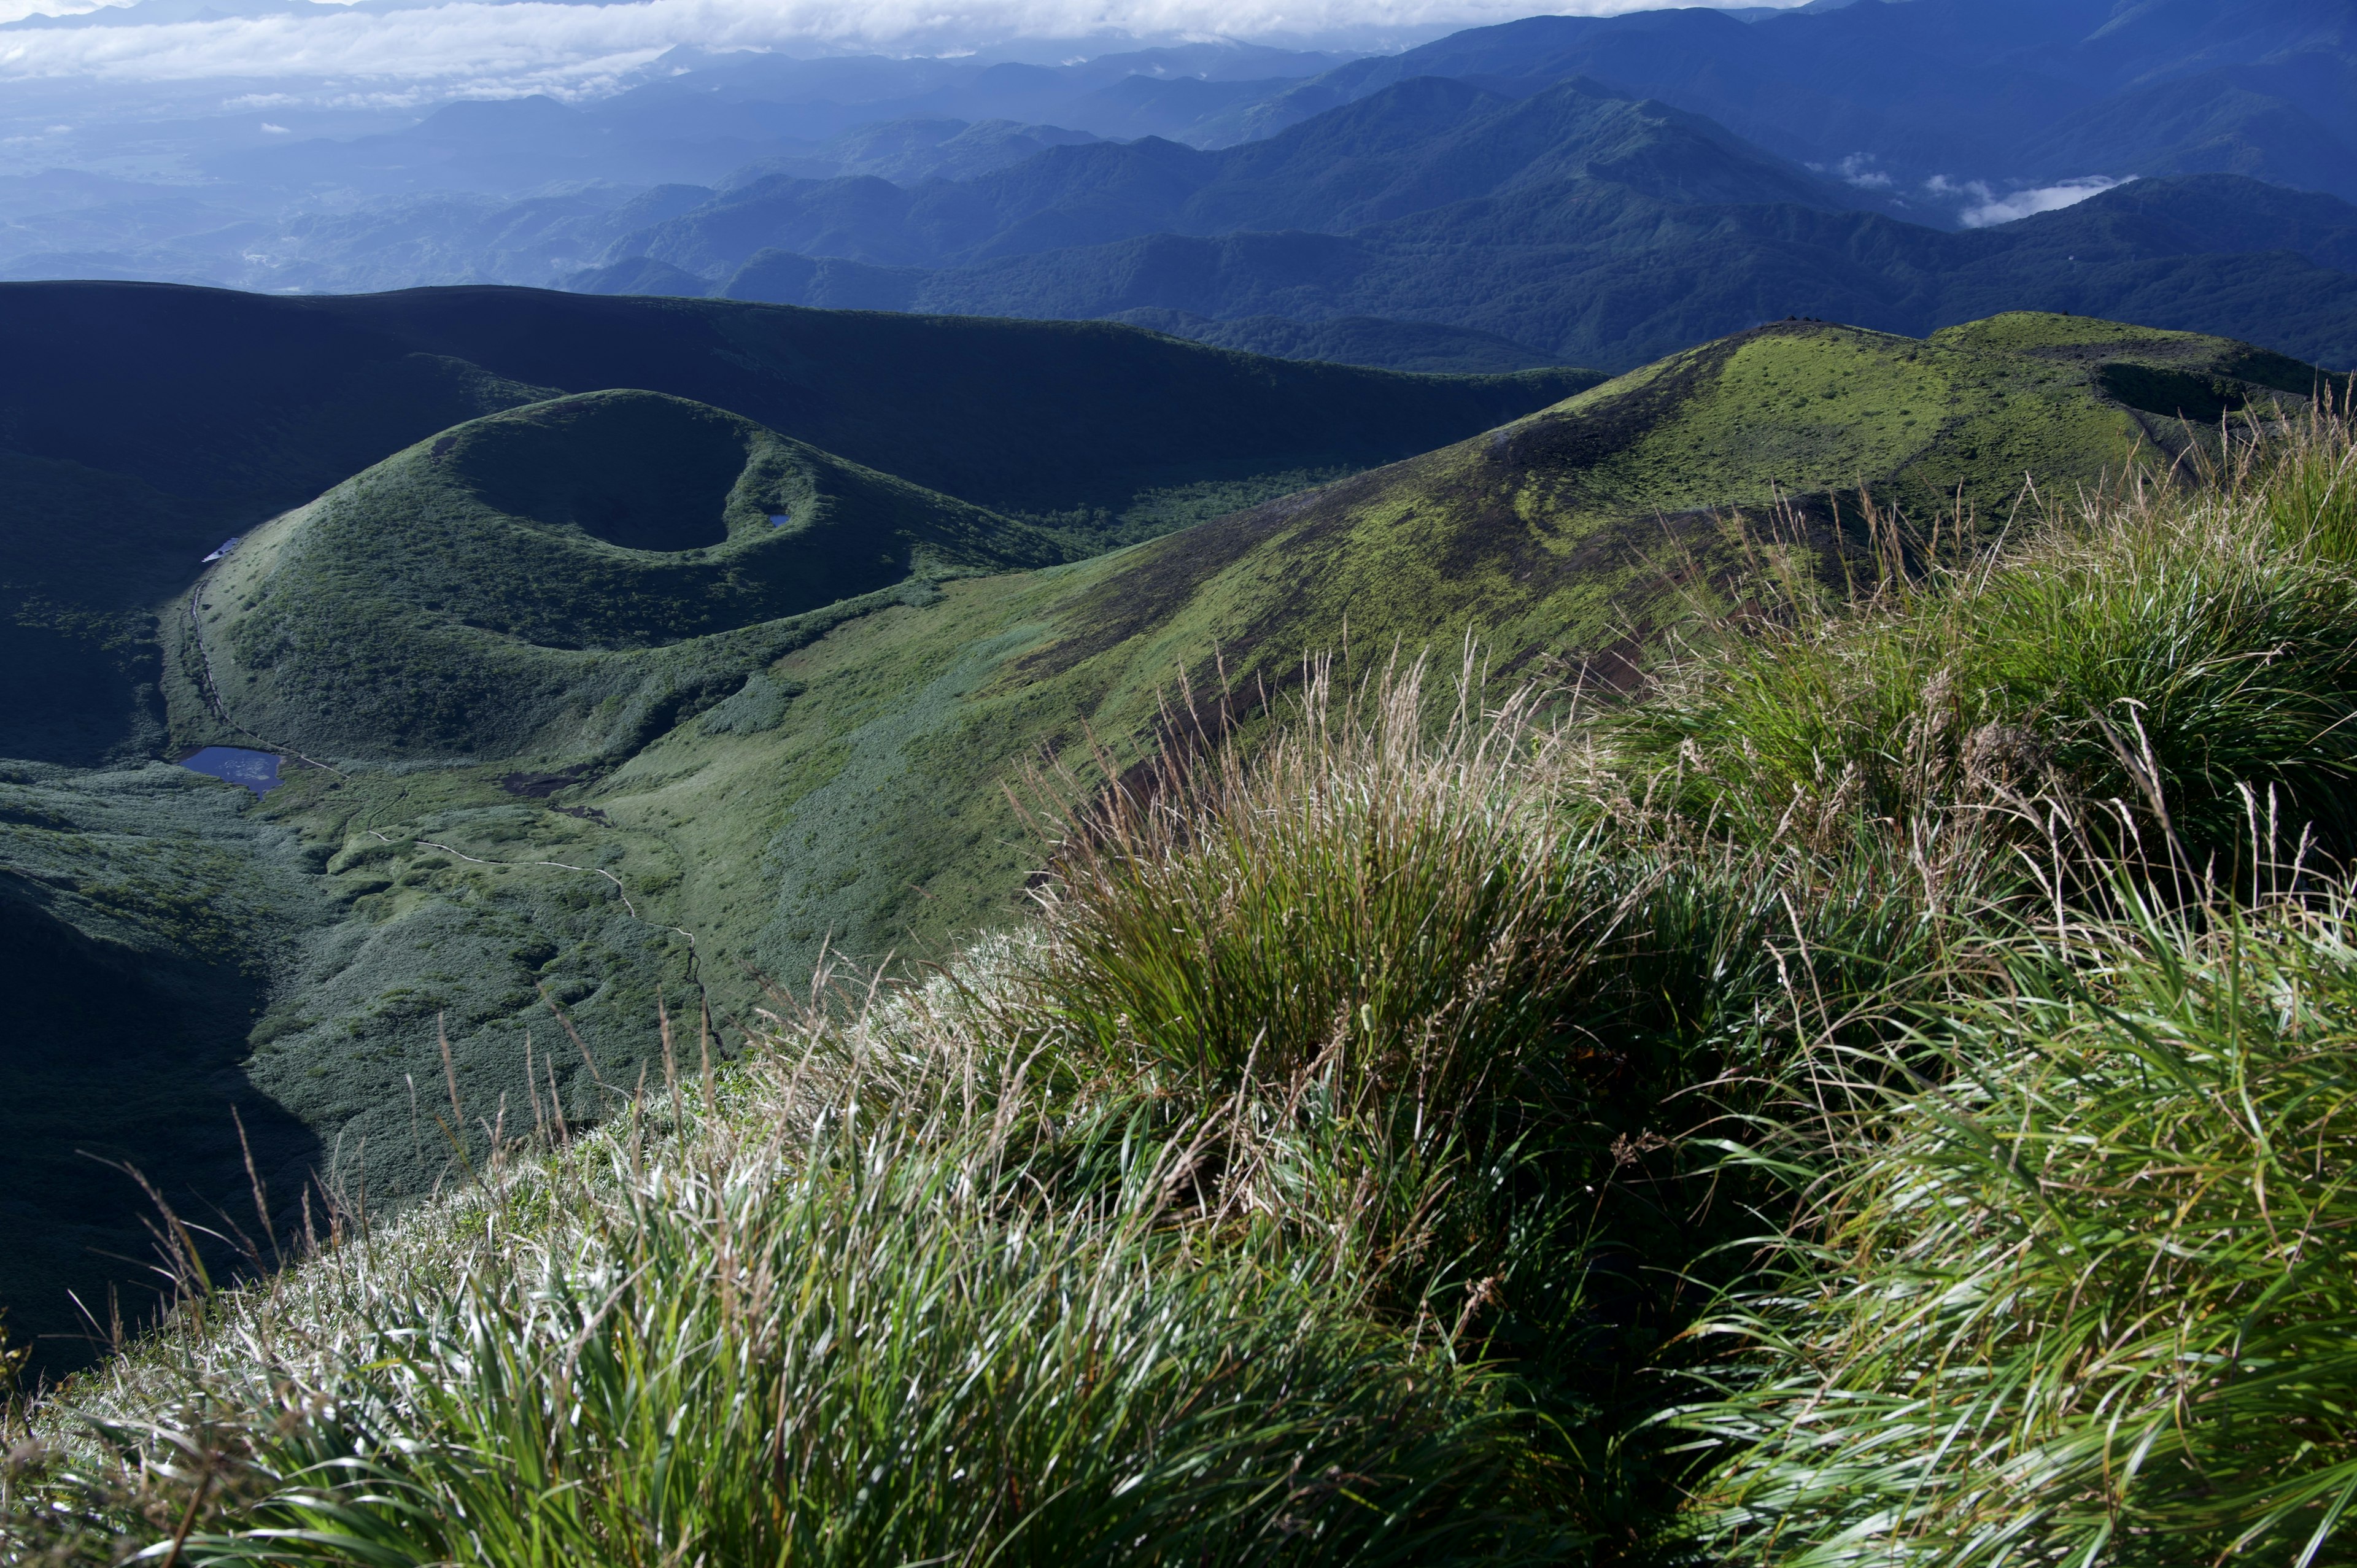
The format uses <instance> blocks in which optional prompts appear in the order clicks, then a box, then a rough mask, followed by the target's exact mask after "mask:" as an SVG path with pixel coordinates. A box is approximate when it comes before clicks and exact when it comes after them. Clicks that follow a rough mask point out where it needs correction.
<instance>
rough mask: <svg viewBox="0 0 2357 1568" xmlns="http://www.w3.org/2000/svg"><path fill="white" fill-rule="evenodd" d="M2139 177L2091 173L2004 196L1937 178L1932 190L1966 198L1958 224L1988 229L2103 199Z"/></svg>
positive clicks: (1972, 182)
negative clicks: (2093, 199)
mask: <svg viewBox="0 0 2357 1568" xmlns="http://www.w3.org/2000/svg"><path fill="white" fill-rule="evenodd" d="M2134 178H2135V176H2134V175H2130V176H2128V177H2127V178H2126V179H2115V178H2114V177H2111V176H2110V175H2102V174H2091V175H2085V176H2083V177H2080V178H2078V179H2066V180H2063V181H2061V183H2060V184H2057V185H2041V186H2039V187H2038V188H2035V189H2033V190H2016V191H2009V192H2007V194H2005V195H2003V196H1999V195H1998V194H1997V193H1996V191H1994V190H1992V189H1990V188H1988V187H1987V186H1986V185H1984V184H1982V183H1981V182H1980V181H1979V180H1969V181H1966V182H1964V183H1963V184H1955V183H1953V182H1951V181H1947V180H1942V179H1934V180H1933V181H1932V185H1931V189H1932V193H1933V194H1934V195H1941V196H1954V197H1962V198H1963V199H1964V201H1965V203H1966V205H1965V207H1964V210H1963V211H1961V212H1959V213H1958V214H1957V215H1956V220H1957V221H1958V222H1960V223H1962V224H1963V225H1964V227H1965V228H1967V229H1986V228H1988V227H1989V226H1991V225H1992V224H1996V223H2010V222H2012V221H2013V220H2015V219H2017V218H2029V217H2034V216H2036V215H2037V214H2038V213H2040V212H2058V211H2060V210H2061V209H2063V208H2065V207H2074V206H2076V205H2078V204H2079V203H2080V202H2082V201H2084V200H2086V199H2087V198H2089V197H2091V196H2101V195H2102V194H2103V193H2104V191H2107V190H2110V189H2112V188H2114V187H2115V186H2122V185H2126V184H2127V183H2128V180H2129V179H2134Z"/></svg>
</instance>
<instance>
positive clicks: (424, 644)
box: [166, 392, 1067, 761]
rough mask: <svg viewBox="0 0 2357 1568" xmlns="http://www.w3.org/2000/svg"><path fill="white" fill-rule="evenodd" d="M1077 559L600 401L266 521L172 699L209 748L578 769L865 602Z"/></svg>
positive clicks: (494, 423)
mask: <svg viewBox="0 0 2357 1568" xmlns="http://www.w3.org/2000/svg"><path fill="white" fill-rule="evenodd" d="M1066 548H1067V547H1066V546H1065V545H1064V544H1063V543H1062V542H1060V541H1059V540H1057V539H1055V538H1054V537H1051V536H1050V535H1049V534H1047V533H1045V532H1042V531H1041V530H1039V528H1037V527H1034V526H1031V525H1028V524H1025V523H1020V522H1017V521H1013V520H1012V519H1008V518H1005V517H1000V516H997V515H996V514H995V513H991V512H987V511H985V510H982V509H980V508H978V507H973V506H968V505H966V504H964V503H963V502H961V501H955V500H952V499H949V498H948V497H946V496H942V495H938V494H935V493H933V492H931V491H928V490H922V489H918V488H917V487H915V486H913V485H909V484H905V483H903V482H901V481H899V480H898V479H894V478H889V477H888V476H886V475H883V474H878V473H877V472H875V471H874V470H872V469H867V468H863V467H858V466H857V465H856V464H851V463H845V462H844V461H842V460H841V459H840V458H836V457H833V456H829V455H827V454H826V453H823V452H821V451H819V450H818V449H817V448H815V447H812V446H804V445H803V444H802V443H801V442H797V441H790V440H788V439H786V438H785V437H783V436H780V435H776V434H775V433H773V432H770V431H768V430H764V429H762V428H761V427H760V426H759V425H757V424H752V423H750V422H749V421H747V420H743V419H739V418H737V417H736V416H735V415H733V414H728V413H722V412H720V411H719V410H717V409H714V408H709V407H706V406H705V405H703V404H701V403H689V402H686V401H685V400H683V399H679V398H672V397H665V396H662V394H660V393H655V392H591V393H587V394H584V395H582V396H578V397H571V398H560V399H556V400H554V401H552V402H548V403H531V404H527V405H525V406H524V407H522V408H520V409H514V410H511V411H509V412H507V413H499V414H493V415H491V416H490V417H488V418H485V419H480V420H476V421H474V422H472V423H470V424H462V425H458V426H457V427H456V428H454V429H452V430H449V431H446V432H444V433H443V434H441V435H436V436H435V437H433V438H432V439H431V440H429V441H425V442H421V443H419V444H418V445H417V446H413V447H411V448H410V449H409V450H407V451H405V452H403V453H400V454H398V455H397V456H393V457H390V458H387V459H386V460H385V461H384V462H382V463H379V464H377V465H375V466H374V467H371V468H369V469H367V470H366V471H365V472H363V473H361V474H360V475H358V476H356V477H354V478H351V479H350V480H347V481H346V482H345V483H343V484H341V485H339V486H337V487H336V488H335V489H332V490H329V491H328V493H327V494H326V495H324V496H322V497H320V498H319V499H317V500H315V501H313V502H311V503H310V504H308V505H307V506H304V507H300V508H297V509H296V510H294V511H292V512H289V513H287V514H285V516H283V517H280V518H276V519H274V520H273V521H271V522H269V523H267V524H265V525H264V526H263V527H261V528H259V529H256V530H255V531H254V532H253V533H252V534H250V535H249V536H247V538H246V540H245V542H244V543H243V544H242V545H241V546H240V548H239V549H238V550H237V551H236V553H234V554H232V555H231V557H230V558H229V559H228V560H227V561H225V562H223V563H222V564H221V565H220V566H219V567H218V568H217V569H215V570H214V571H213V572H211V573H210V574H209V575H207V576H206V577H205V578H204V579H203V580H202V581H201V582H200V583H199V585H198V587H197V588H196V589H195V590H194V593H193V595H192V596H191V598H190V600H189V604H188V613H187V614H186V615H182V616H174V617H172V618H169V620H168V621H167V630H166V644H167V648H168V649H169V650H171V651H172V655H173V660H174V662H173V665H172V668H171V670H170V672H169V676H168V678H167V691H168V692H170V693H173V694H174V695H176V696H178V698H179V699H180V702H181V706H182V707H183V708H184V709H192V710H194V711H192V712H188V713H187V714H185V716H184V717H182V718H181V720H180V722H179V724H178V735H179V737H180V738H181V739H183V740H184V741H186V742H187V743H189V744H195V743H197V742H199V740H204V739H212V738H219V739H221V740H224V741H229V742H231V743H234V742H235V740H236V739H237V731H236V730H233V729H225V728H224V727H223V726H222V725H221V723H220V722H219V721H220V720H221V718H223V717H227V718H231V719H233V720H234V724H235V725H236V726H239V728H242V730H243V731H245V732H249V733H250V734H251V735H253V736H267V737H268V738H269V739H270V740H272V741H273V742H275V743H279V744H283V745H285V746H290V747H293V748H295V749H296V750H299V751H303V752H307V753H319V754H323V755H329V756H335V757H343V758H365V759H368V760H372V761H382V760H385V759H389V758H393V757H465V758H469V759H472V758H478V757H548V758H553V759H556V760H561V761H579V760H581V759H583V758H587V757H602V756H605V755H608V754H609V753H614V752H617V751H619V752H622V753H627V752H628V751H629V750H630V749H633V748H634V747H635V746H637V745H638V744H640V742H642V741H643V740H645V739H646V738H647V737H648V736H651V735H654V734H658V733H660V732H661V731H662V730H664V729H667V728H669V727H670V726H671V725H673V723H675V722H676V721H677V719H678V718H679V716H680V715H681V714H682V713H683V711H690V710H694V709H697V708H701V707H705V706H709V705H711V703H714V702H716V701H718V700H719V699H720V698H721V697H723V696H726V695H727V694H728V693H730V692H733V691H735V690H736V689H737V688H738V687H740V686H741V685H742V684H743V683H744V682H745V680H746V678H747V676H748V675H749V674H750V673H752V672H753V671H757V670H759V668H760V667H762V666H763V665H765V664H767V663H769V662H770V660H773V659H775V658H777V657H778V656H779V655H780V653H782V652H783V651H785V650H787V649H789V648H791V647H792V646H793V645H794V644H795V643H796V642H797V641H800V640H807V639H809V638H810V637H812V636H813V635H815V634H816V630H817V629H818V628H819V627H821V626H823V625H824V624H827V618H829V617H830V616H831V617H832V618H840V617H841V615H842V614H843V613H845V612H844V611H843V610H842V609H840V608H837V607H840V606H843V605H845V603H846V602H856V601H860V600H862V599H865V598H867V597H869V596H875V595H877V594H879V593H884V592H887V591H889V592H892V593H894V594H896V595H897V594H906V593H909V592H916V591H918V589H917V588H916V587H914V586H910V585H916V584H929V583H931V581H933V580H935V579H938V578H940V577H942V576H944V575H970V574H973V573H975V572H983V571H992V570H997V571H1004V570H1006V569H1008V568H1010V567H1018V566H1038V565H1044V564H1049V563H1051V562H1054V561H1058V560H1060V559H1062V558H1063V557H1064V555H1065V553H1066ZM925 591H931V590H930V589H926V590H925ZM813 616H817V617H819V618H820V619H818V620H817V621H815V622H814V621H813V619H812V618H813Z"/></svg>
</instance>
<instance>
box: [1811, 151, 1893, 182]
mask: <svg viewBox="0 0 2357 1568" xmlns="http://www.w3.org/2000/svg"><path fill="white" fill-rule="evenodd" d="M1811 167H1814V165H1811ZM1831 172H1832V173H1834V174H1835V175H1836V176H1838V177H1840V178H1841V180H1842V181H1843V183H1845V184H1847V185H1854V186H1856V187H1857V188H1859V189H1860V190H1889V188H1891V187H1892V186H1893V185H1895V184H1896V183H1898V182H1897V181H1895V180H1893V179H1892V178H1891V177H1889V175H1887V174H1885V173H1883V172H1882V171H1881V170H1880V169H1878V168H1876V167H1875V166H1874V155H1873V154H1872V153H1852V154H1850V156H1847V157H1846V158H1844V159H1842V161H1841V162H1839V163H1837V164H1835V165H1834V166H1833V169H1832V171H1831Z"/></svg>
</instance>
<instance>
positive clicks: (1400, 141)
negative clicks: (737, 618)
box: [609, 77, 1863, 277]
mask: <svg viewBox="0 0 2357 1568" xmlns="http://www.w3.org/2000/svg"><path fill="white" fill-rule="evenodd" d="M1578 180H1604V181H1609V182H1611V183H1614V184H1616V185H1619V186H1622V187H1625V188H1630V189H1632V190H1636V191H1640V192H1641V193H1643V194H1645V195H1647V196H1650V197H1655V198H1659V199H1663V200H1669V201H1682V202H1690V201H1721V202H1749V201H1797V202H1803V203H1806V204H1810V205H1815V206H1824V207H1847V206H1854V205H1862V204H1863V203H1862V202H1861V201H1860V200H1859V199H1857V193H1855V192H1853V191H1846V190H1845V188H1842V187H1841V186H1839V185H1838V184H1836V183H1834V182H1830V181H1826V180H1823V179H1820V178H1818V177H1814V176H1813V175H1811V174H1809V173H1808V172H1807V171H1805V170H1803V169H1801V168H1799V167H1797V166H1792V165H1790V164H1787V163H1785V162H1783V161H1782V160H1780V159H1777V158H1774V157H1772V156H1768V155H1766V154H1763V153H1761V152H1760V150H1759V149H1757V148H1755V147H1751V146H1749V145H1746V144H1744V143H1743V142H1742V141H1740V140H1739V139H1738V138H1737V137H1735V136H1732V135H1730V134H1727V132H1726V131H1725V130H1723V129H1722V128H1720V127H1719V126H1717V125H1715V124H1711V123H1710V122H1709V121H1707V120H1705V119H1703V118H1701V117H1700V116H1698V115H1693V114H1686V113H1680V112H1678V111H1676V110H1673V109H1667V108H1664V107H1663V106H1662V105H1659V104H1648V103H1638V102H1631V101H1629V100H1626V99H1623V98H1617V97H1613V96H1611V95H1609V94H1608V93H1605V92H1603V91H1598V90H1597V89H1596V88H1594V87H1593V86H1592V85H1591V84H1587V83H1582V82H1562V83H1557V84H1555V85H1554V86H1551V87H1549V88H1547V89H1545V90H1544V91H1540V92H1538V93H1536V94H1534V95H1532V96H1529V97H1526V98H1521V99H1516V98H1512V97H1508V96H1506V95H1504V94H1501V93H1496V92H1491V91H1487V90H1485V89H1482V88H1480V87H1476V86H1473V85H1471V84H1469V83H1467V82H1461V81H1448V80H1446V79H1443V78H1438V77H1422V78H1415V79H1412V80H1410V81H1402V82H1398V83H1395V84H1394V85H1392V86H1389V87H1387V88H1384V89H1383V90H1382V91H1379V92H1377V93H1375V94H1373V95H1372V96H1371V97H1369V98H1367V99H1364V100H1362V101H1360V102H1354V103H1350V104H1346V105H1343V106H1341V107H1340V108H1337V109H1333V110H1330V111H1329V112H1327V113H1323V114H1320V115H1318V116H1316V117H1315V118H1313V119H1310V120H1308V121H1307V122H1305V123H1304V124H1298V125H1295V126H1293V127H1291V128H1289V129H1287V130H1286V131H1284V132H1281V133H1279V134H1276V135H1275V136H1273V137H1271V138H1269V139H1268V140H1266V141H1264V142H1254V143H1248V144H1246V145H1242V146H1236V147H1229V148H1225V149H1223V150H1221V151H1217V152H1202V151H1198V150H1196V149H1194V148H1190V147H1185V146H1181V145H1179V144H1177V143H1174V142H1169V141H1165V140H1161V139H1159V138H1154V137H1148V138H1146V139H1143V140H1140V141H1136V142H1131V143H1126V144H1118V145H1116V144H1103V143H1101V144H1096V145H1089V146H1080V147H1059V148H1054V149H1050V150H1049V151H1048V152H1045V153H1042V154H1040V155H1039V156H1036V157H1032V158H1029V159H1027V160H1025V161H1024V162H1022V163H1019V164H1017V165H1015V166H1013V167H1011V168H1006V169H1003V170H1000V171H998V172H996V173H995V174H990V175H986V176H984V177H980V178H977V179H972V180H965V181H960V182H954V183H952V182H947V181H943V182H938V183H931V184H925V185H920V186H916V187H913V188H903V187H899V186H895V185H891V184H889V183H888V182H886V181H883V180H879V179H873V178H868V179H842V180H804V179H795V178H792V177H786V176H777V177H770V178H767V179H761V180H756V181H754V182H752V183H751V184H748V185H746V186H744V187H743V188H739V189H737V190H732V191H729V192H726V193H725V194H723V195H722V196H720V197H718V198H716V199H715V200H714V201H712V202H711V203H709V204H708V205H706V206H705V207H703V208H700V209H696V210H694V211H692V212H689V213H686V214H683V215H682V216H680V217H677V218H674V219H672V220H668V221H666V222H663V223H660V224H656V225H654V226H652V227H651V228H649V229H647V230H645V231H641V232H639V233H634V234H629V235H625V236H624V237H622V238H621V239H619V240H618V241H616V242H615V243H614V246H613V248H612V252H611V254H610V258H609V259H612V260H621V259H625V258H627V257H630V256H634V255H643V256H649V257H651V258H653V259H655V260H657V261H662V262H668V263H672V264H673V265H674V266H678V267H681V268H683V269H685V270H688V271H691V272H697V273H702V274H705V275H706V276H713V277H717V276H720V275H724V274H726V272H727V271H729V270H732V269H734V268H735V267H737V266H739V265H741V264H742V263H745V262H747V261H748V260H749V259H750V258H751V257H752V256H754V255H755V254H757V253H758V252H760V251H763V250H769V249H776V250H783V251H789V252H797V253H801V254H804V255H814V256H819V255H823V256H838V257H843V258H845V259H848V260H852V261H860V262H870V263H882V264H887V265H898V266H911V265H933V266H939V265H943V264H951V265H954V264H959V263H974V262H983V261H988V260H991V259H993V258H996V257H1001V256H1011V255H1023V254H1029V253H1035V252H1044V251H1051V250H1060V249H1066V248H1070V247H1071V246H1075V245H1092V244H1103V243H1106V242H1113V241H1117V240H1125V239H1131V238H1135V237H1138V236H1143V235H1147V234H1156V233H1173V234H1192V235H1211V234H1225V233H1233V232H1238V231H1254V230H1309V231H1322V232H1332V233H1339V232H1347V231H1351V230H1354V229H1359V228H1363V227H1365V226H1367V225H1369V224H1373V223H1380V222H1383V221H1384V220H1389V219H1394V218H1398V217H1401V216H1403V215H1405V214H1409V213H1415V212H1421V211H1426V210H1430V209H1436V208H1440V207H1444V206H1448V205H1449V204H1451V203H1456V202H1462V201H1465V200H1468V199H1477V198H1485V197H1511V196H1513V195H1515V194H1518V193H1522V192H1525V191H1530V190H1534V189H1538V188H1550V187H1553V186H1555V185H1559V184H1561V183H1563V182H1566V181H1578Z"/></svg>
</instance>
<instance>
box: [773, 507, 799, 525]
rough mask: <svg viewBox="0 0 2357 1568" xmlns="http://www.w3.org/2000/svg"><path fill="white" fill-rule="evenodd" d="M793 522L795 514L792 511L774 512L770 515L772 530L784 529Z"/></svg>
mask: <svg viewBox="0 0 2357 1568" xmlns="http://www.w3.org/2000/svg"><path fill="white" fill-rule="evenodd" d="M791 521H794V514H793V513H791V512H790V511H773V512H771V513H770V527H771V528H783V527H785V526H786V524H788V523H790V522H791Z"/></svg>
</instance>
